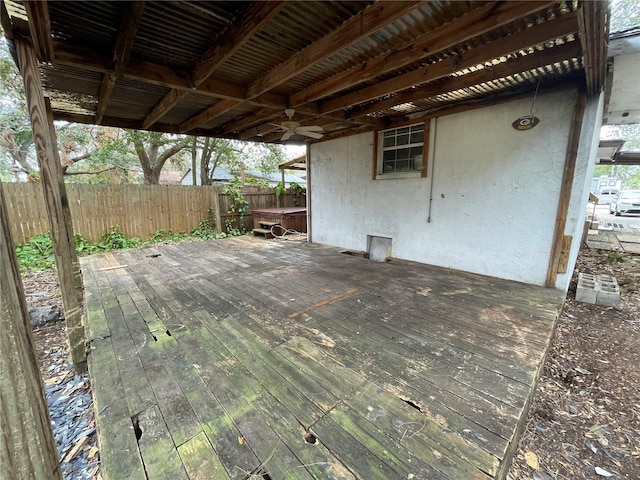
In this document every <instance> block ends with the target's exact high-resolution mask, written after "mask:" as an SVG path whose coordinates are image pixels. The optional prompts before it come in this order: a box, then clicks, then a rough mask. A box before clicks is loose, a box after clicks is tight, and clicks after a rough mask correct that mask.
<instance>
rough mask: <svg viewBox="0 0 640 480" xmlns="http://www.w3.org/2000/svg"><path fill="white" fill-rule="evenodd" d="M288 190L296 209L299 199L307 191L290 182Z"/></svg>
mask: <svg viewBox="0 0 640 480" xmlns="http://www.w3.org/2000/svg"><path fill="white" fill-rule="evenodd" d="M289 190H290V191H291V193H292V194H293V204H294V205H295V206H296V207H297V206H298V205H300V198H301V197H302V196H303V195H305V194H306V193H307V190H306V189H305V188H304V187H303V186H302V185H298V184H297V183H296V182H291V183H290V184H289Z"/></svg>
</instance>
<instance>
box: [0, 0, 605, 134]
mask: <svg viewBox="0 0 640 480" xmlns="http://www.w3.org/2000/svg"><path fill="white" fill-rule="evenodd" d="M607 9H608V2H607V1H605V0H602V1H589V2H564V1H526V2H457V1H438V0H433V1H408V0H407V1H401V2H392V1H378V2H375V1H362V2H348V1H335V2H330V3H329V2H324V1H304V2H302V1H292V2H279V1H271V2H231V1H228V2H199V1H184V2H109V1H93V2H75V1H64V2H62V1H60V2H46V1H20V0H3V1H2V13H3V15H2V25H3V29H4V30H5V34H6V36H7V38H8V39H9V41H10V42H14V41H24V42H29V43H31V44H32V45H33V47H34V50H35V53H36V55H37V59H38V62H39V67H40V73H41V78H42V82H43V85H44V89H45V95H47V96H48V97H50V99H51V103H52V107H53V110H54V116H55V117H56V118H57V119H63V120H68V121H75V122H81V123H91V124H101V125H109V126H116V127H123V128H135V129H147V130H155V131H162V132H174V133H189V134H197V135H207V136H217V137H226V138H237V139H243V140H256V141H265V142H275V143H277V142H280V141H281V140H280V139H281V137H282V131H281V130H280V129H279V128H278V126H277V125H278V124H279V123H281V122H282V121H283V120H286V117H285V115H284V110H285V108H295V110H296V113H295V117H294V119H295V120H296V121H299V122H300V124H301V126H305V125H307V126H308V125H318V126H321V127H323V129H324V132H325V137H324V139H327V138H333V137H336V136H342V135H347V134H352V133H357V132H361V131H368V130H373V129H381V128H385V127H388V126H390V125H395V124H398V123H401V122H403V121H405V120H408V119H410V118H428V117H429V116H438V115H440V114H442V112H444V111H451V109H452V108H457V109H460V108H464V106H465V105H469V106H470V108H471V106H474V107H475V106H478V105H481V104H482V102H483V101H488V102H495V101H497V100H502V99H504V98H508V97H510V96H515V95H522V94H523V93H528V92H533V90H535V89H536V87H539V88H540V91H545V90H549V89H556V88H558V87H559V86H565V87H566V86H567V85H575V86H583V87H584V88H585V89H586V90H587V91H588V93H590V94H596V93H599V92H600V91H601V90H602V88H603V85H604V80H605V73H606V47H605V45H606V38H607V28H608V10H607ZM300 140H304V137H300V136H299V135H294V136H293V137H292V141H295V142H299V141H300Z"/></svg>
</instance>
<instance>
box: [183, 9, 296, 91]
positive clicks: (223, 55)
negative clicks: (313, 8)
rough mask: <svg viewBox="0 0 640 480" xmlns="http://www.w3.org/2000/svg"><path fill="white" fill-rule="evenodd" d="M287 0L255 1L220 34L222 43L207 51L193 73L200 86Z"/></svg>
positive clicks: (193, 78) (269, 19)
mask: <svg viewBox="0 0 640 480" xmlns="http://www.w3.org/2000/svg"><path fill="white" fill-rule="evenodd" d="M286 4H287V2H283V1H272V2H253V3H251V4H250V5H249V6H248V7H247V9H246V11H245V12H244V14H243V15H242V17H241V18H239V19H237V20H236V21H234V23H232V24H231V26H230V27H229V28H227V29H226V30H225V31H224V32H223V33H222V34H221V35H220V36H219V38H220V40H221V43H219V44H217V45H214V46H213V47H211V48H210V49H209V50H207V51H206V52H205V54H204V55H203V56H202V58H201V59H200V61H199V62H198V64H197V65H196V66H195V68H194V69H193V71H192V73H191V80H192V81H193V83H194V85H196V86H198V85H200V84H201V83H202V82H204V81H205V80H206V79H207V78H209V77H210V76H211V74H212V73H213V72H215V71H216V70H217V69H218V68H219V67H220V66H221V65H222V64H223V63H224V62H225V61H226V60H228V59H229V58H230V57H231V55H233V54H234V53H235V52H236V51H238V50H239V49H240V48H242V47H243V46H244V45H245V44H246V43H247V42H248V41H249V40H251V38H253V36H254V35H255V34H256V33H258V32H259V31H260V30H262V28H263V27H264V26H265V25H266V24H267V23H268V22H269V21H271V20H272V19H273V18H274V17H275V16H276V15H277V14H278V13H280V11H281V10H282V9H283V8H284V7H285V6H286Z"/></svg>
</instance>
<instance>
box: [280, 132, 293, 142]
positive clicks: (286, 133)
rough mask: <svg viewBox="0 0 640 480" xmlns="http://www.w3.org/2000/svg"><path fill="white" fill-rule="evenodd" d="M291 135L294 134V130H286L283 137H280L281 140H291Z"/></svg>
mask: <svg viewBox="0 0 640 480" xmlns="http://www.w3.org/2000/svg"><path fill="white" fill-rule="evenodd" d="M291 135H293V132H292V131H291V130H287V131H286V132H284V135H282V138H280V141H281V142H284V141H285V140H289V139H290V138H291Z"/></svg>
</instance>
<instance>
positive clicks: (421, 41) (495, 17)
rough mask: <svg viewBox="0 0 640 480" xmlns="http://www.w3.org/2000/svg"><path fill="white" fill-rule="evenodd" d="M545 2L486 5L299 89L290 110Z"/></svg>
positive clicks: (529, 11)
mask: <svg viewBox="0 0 640 480" xmlns="http://www.w3.org/2000/svg"><path fill="white" fill-rule="evenodd" d="M553 3H554V2H552V1H545V2H498V3H495V2H493V3H489V4H487V5H484V6H482V7H480V8H477V9H476V10H473V11H472V12H470V13H468V14H466V15H464V16H463V17H461V18H459V19H457V20H454V21H452V22H450V23H448V24H446V25H443V26H442V27H440V28H437V29H436V30H433V31H430V32H427V33H425V34H423V35H420V36H419V37H417V38H415V39H412V41H411V42H409V43H407V44H405V45H404V46H402V47H400V48H397V49H394V50H393V51H391V52H388V53H384V54H383V55H380V56H378V57H376V58H373V59H371V60H368V61H366V62H364V63H361V64H360V65H356V66H355V67H352V68H349V69H348V70H345V71H344V72H341V73H338V74H336V75H333V76H331V77H329V78H327V79H326V80H324V81H321V82H318V83H316V84H315V85H312V86H310V87H308V88H305V89H304V90H301V91H299V92H297V93H295V94H293V95H291V96H290V98H289V103H290V105H291V106H292V107H296V106H297V105H301V104H303V103H307V102H311V101H315V100H319V99H321V98H322V97H326V96H328V95H332V94H334V93H337V92H339V91H341V90H345V89H348V88H351V87H354V86H356V85H358V84H360V83H364V82H368V81H370V80H373V79H374V78H376V77H377V76H379V75H383V74H385V73H389V72H392V71H394V70H398V69H400V68H403V67H405V66H407V65H410V64H411V63H413V62H416V61H418V60H421V59H423V58H426V57H429V56H434V55H436V54H438V53H440V52H443V51H445V50H447V49H450V48H452V47H453V46H455V45H456V44H458V43H461V42H464V41H468V40H470V39H472V38H474V37H478V36H480V35H483V34H485V33H487V32H489V31H491V30H493V29H495V28H498V27H501V26H503V25H506V24H508V23H510V22H513V21H514V20H516V19H518V18H522V17H523V16H526V15H530V14H533V13H536V12H538V11H540V10H543V9H545V8H548V7H549V5H551V4H553Z"/></svg>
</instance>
